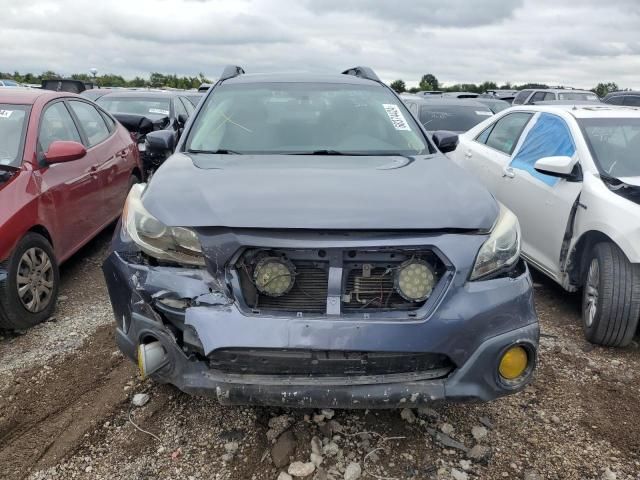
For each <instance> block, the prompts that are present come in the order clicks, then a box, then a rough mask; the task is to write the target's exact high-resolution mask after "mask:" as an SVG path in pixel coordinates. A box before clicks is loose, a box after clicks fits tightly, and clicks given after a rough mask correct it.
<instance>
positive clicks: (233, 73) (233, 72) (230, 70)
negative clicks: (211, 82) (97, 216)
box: [218, 65, 244, 82]
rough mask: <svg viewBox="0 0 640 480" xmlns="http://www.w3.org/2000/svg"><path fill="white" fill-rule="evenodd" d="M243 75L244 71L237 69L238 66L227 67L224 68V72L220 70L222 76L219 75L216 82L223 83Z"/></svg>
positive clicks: (240, 68)
mask: <svg viewBox="0 0 640 480" xmlns="http://www.w3.org/2000/svg"><path fill="white" fill-rule="evenodd" d="M243 73H244V69H243V68H242V67H239V66H238V65H227V66H226V67H224V70H222V75H220V78H219V79H218V82H223V81H225V80H228V79H229V78H233V77H237V76H238V75H242V74H243Z"/></svg>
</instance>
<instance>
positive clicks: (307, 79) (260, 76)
mask: <svg viewBox="0 0 640 480" xmlns="http://www.w3.org/2000/svg"><path fill="white" fill-rule="evenodd" d="M236 83H345V84H349V85H369V86H376V85H378V86H380V83H378V82H375V81H373V80H368V79H365V78H360V77H356V76H355V75H346V74H340V73H336V74H311V73H296V72H292V73H253V74H252V73H245V74H242V75H238V76H237V77H232V78H229V79H227V80H225V81H224V83H223V85H227V84H236Z"/></svg>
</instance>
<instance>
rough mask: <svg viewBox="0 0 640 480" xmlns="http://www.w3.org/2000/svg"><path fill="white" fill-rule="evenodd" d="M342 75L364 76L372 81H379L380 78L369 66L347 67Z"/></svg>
mask: <svg viewBox="0 0 640 480" xmlns="http://www.w3.org/2000/svg"><path fill="white" fill-rule="evenodd" d="M342 74H343V75H353V76H355V77H360V78H366V79H367V80H373V81H374V82H380V78H378V75H376V72H374V71H373V69H371V68H369V67H352V68H348V69H347V70H345V71H344V72H342Z"/></svg>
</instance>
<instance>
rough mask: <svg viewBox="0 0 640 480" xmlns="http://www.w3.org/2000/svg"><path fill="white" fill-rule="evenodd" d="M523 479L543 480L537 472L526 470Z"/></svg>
mask: <svg viewBox="0 0 640 480" xmlns="http://www.w3.org/2000/svg"><path fill="white" fill-rule="evenodd" d="M524 480H543V478H542V475H540V474H539V473H538V472H532V471H527V472H524Z"/></svg>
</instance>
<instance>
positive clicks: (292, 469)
mask: <svg viewBox="0 0 640 480" xmlns="http://www.w3.org/2000/svg"><path fill="white" fill-rule="evenodd" d="M315 469H316V466H315V465H314V464H313V463H311V462H307V463H303V462H293V463H292V464H291V465H289V468H288V470H287V472H289V475H293V476H294V477H306V476H307V475H311V474H312V473H313V472H314V470H315Z"/></svg>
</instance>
